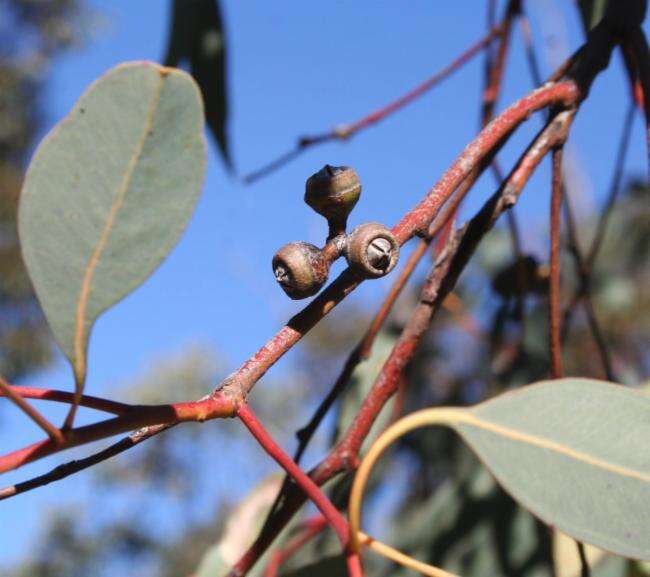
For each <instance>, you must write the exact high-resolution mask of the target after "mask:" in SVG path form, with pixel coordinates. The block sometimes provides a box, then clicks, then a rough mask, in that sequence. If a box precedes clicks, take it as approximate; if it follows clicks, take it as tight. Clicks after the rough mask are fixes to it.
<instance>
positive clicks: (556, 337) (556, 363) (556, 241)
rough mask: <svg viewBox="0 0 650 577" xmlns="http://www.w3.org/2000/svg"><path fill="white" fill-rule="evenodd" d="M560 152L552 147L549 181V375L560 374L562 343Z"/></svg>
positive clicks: (557, 376) (557, 375) (560, 147)
mask: <svg viewBox="0 0 650 577" xmlns="http://www.w3.org/2000/svg"><path fill="white" fill-rule="evenodd" d="M562 152H563V147H562V146H561V145H560V146H558V147H556V148H554V149H553V155H552V159H553V173H552V182H551V218H550V222H551V226H550V229H551V254H550V263H551V272H550V282H549V342H550V358H551V375H552V376H553V378H554V379H559V378H560V377H561V376H562V373H563V370H562V343H561V340H560V320H561V317H560V313H561V311H560V309H561V304H560V219H561V217H562Z"/></svg>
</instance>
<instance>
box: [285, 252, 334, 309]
mask: <svg viewBox="0 0 650 577" xmlns="http://www.w3.org/2000/svg"><path fill="white" fill-rule="evenodd" d="M273 274H275V278H276V280H277V281H278V284H279V285H280V286H281V287H282V290H284V292H285V293H287V295H288V296H289V297H290V298H292V299H295V300H298V299H304V298H307V297H310V296H312V295H315V294H316V293H317V292H318V291H319V290H320V289H321V287H322V286H323V285H324V284H325V281H326V280H327V277H328V275H329V263H328V262H327V260H326V259H325V258H324V256H323V253H322V251H321V250H320V249H319V248H318V247H316V246H314V245H313V244H309V243H308V242H290V243H289V244H285V245H284V246H283V247H282V248H281V249H280V250H279V251H278V252H276V253H275V256H274V257H273Z"/></svg>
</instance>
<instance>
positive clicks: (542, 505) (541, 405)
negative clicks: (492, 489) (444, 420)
mask: <svg viewBox="0 0 650 577" xmlns="http://www.w3.org/2000/svg"><path fill="white" fill-rule="evenodd" d="M467 413H468V414H469V417H470V418H469V419H468V420H467V421H465V420H464V419H460V418H459V419H458V420H457V421H456V422H454V424H453V426H454V428H455V429H456V430H457V431H458V432H459V433H460V434H461V435H462V437H463V438H464V439H465V441H466V442H467V443H468V444H469V445H470V446H471V448H472V449H473V450H474V451H475V452H476V453H477V455H478V456H479V458H480V459H481V460H482V461H483V462H484V463H485V465H486V466H487V467H488V468H489V469H490V471H491V472H492V473H493V474H494V475H495V477H496V478H497V480H498V481H499V483H500V484H501V485H502V486H503V487H504V488H505V489H506V490H507V491H508V492H509V493H510V494H511V495H513V497H514V498H515V499H517V500H518V501H519V502H520V503H521V504H522V505H523V506H524V507H526V508H527V509H529V510H531V511H532V512H533V513H534V514H535V515H537V516H538V517H540V518H541V519H542V520H544V521H545V522H546V523H548V524H550V525H552V526H555V527H557V528H558V529H560V530H561V531H563V532H564V533H567V534H568V535H570V536H572V537H574V538H576V539H579V540H581V541H584V542H586V543H591V544H593V545H596V546H597V547H601V548H603V549H606V550H608V551H611V552H613V553H615V554H618V555H622V556H625V557H632V558H641V559H648V558H650V541H648V535H649V534H650V461H649V460H648V458H647V446H646V444H647V439H648V438H649V437H650V419H649V418H648V416H649V415H650V397H648V396H647V395H644V394H641V393H638V392H635V391H632V390H629V389H626V388H624V387H620V386H615V385H612V384H609V383H605V382H602V381H594V380H588V379H562V380H561V381H558V380H556V381H548V382H545V383H539V384H537V385H534V386H529V387H526V388H524V389H521V390H518V391H515V392H512V393H509V394H505V395H501V396H499V397H497V398H495V399H494V400H491V401H488V402H485V403H482V404H480V405H477V406H476V407H475V408H473V409H470V410H468V411H467Z"/></svg>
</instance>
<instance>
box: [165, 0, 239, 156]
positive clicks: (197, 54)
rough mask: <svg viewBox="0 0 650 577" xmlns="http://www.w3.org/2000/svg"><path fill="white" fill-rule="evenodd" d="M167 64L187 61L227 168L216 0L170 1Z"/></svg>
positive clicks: (223, 50) (223, 74)
mask: <svg viewBox="0 0 650 577" xmlns="http://www.w3.org/2000/svg"><path fill="white" fill-rule="evenodd" d="M164 61H165V64H166V65H167V66H178V65H179V64H180V63H183V62H185V61H187V62H188V63H189V67H190V71H191V73H192V75H193V76H194V78H196V81H197V82H198V84H199V87H200V88H201V92H202V93H203V100H204V102H205V116H206V120H207V122H208V126H209V127H210V130H211V131H212V135H213V136H214V138H215V140H216V141H217V144H218V145H219V150H220V151H221V154H222V155H223V158H224V161H225V163H226V166H227V167H228V169H232V159H231V156H230V148H229V145H228V136H227V134H226V123H227V120H228V101H227V96H226V42H225V37H224V31H223V23H222V19H221V12H220V10H219V3H218V2H217V0H173V2H172V18H171V26H170V32H169V43H168V47H167V55H166V56H165V60H164Z"/></svg>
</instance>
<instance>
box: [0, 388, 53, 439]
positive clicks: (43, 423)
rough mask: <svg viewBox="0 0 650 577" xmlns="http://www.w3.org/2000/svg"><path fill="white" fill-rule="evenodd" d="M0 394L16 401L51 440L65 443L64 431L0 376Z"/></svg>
mask: <svg viewBox="0 0 650 577" xmlns="http://www.w3.org/2000/svg"><path fill="white" fill-rule="evenodd" d="M0 396H5V397H7V398H8V399H9V400H10V401H11V402H12V403H14V404H15V405H16V406H17V407H18V408H19V409H20V410H21V411H22V412H23V413H25V415H27V416H28V417H29V418H30V419H31V420H32V421H34V422H35V423H36V424H37V425H38V426H39V427H40V428H41V429H43V430H44V431H45V432H46V433H47V435H48V436H49V437H50V440H51V441H52V442H54V443H57V444H61V443H63V433H62V432H61V431H60V430H59V429H58V428H57V427H55V426H54V425H53V424H52V423H50V421H48V420H47V419H46V418H45V417H44V416H43V415H42V414H41V413H40V412H39V411H37V410H36V409H35V408H34V407H32V406H31V405H30V404H29V403H28V402H27V401H26V400H25V399H24V397H22V396H21V395H20V394H18V393H17V392H16V390H15V389H14V387H12V386H11V385H10V384H9V383H8V382H7V381H5V380H4V378H2V377H0Z"/></svg>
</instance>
